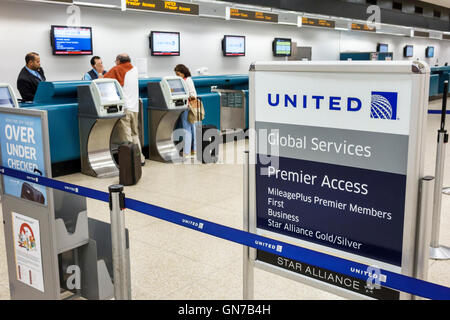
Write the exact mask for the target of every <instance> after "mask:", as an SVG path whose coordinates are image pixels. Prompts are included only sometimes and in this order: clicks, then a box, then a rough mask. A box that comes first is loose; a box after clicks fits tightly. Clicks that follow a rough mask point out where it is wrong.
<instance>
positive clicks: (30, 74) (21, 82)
mask: <svg viewBox="0 0 450 320" xmlns="http://www.w3.org/2000/svg"><path fill="white" fill-rule="evenodd" d="M25 64H26V65H25V67H23V69H22V70H21V71H20V73H19V77H18V78H17V89H18V90H19V92H20V95H21V96H22V100H23V101H33V99H34V95H35V93H36V90H37V87H38V84H39V82H41V81H45V75H44V70H42V68H41V58H40V57H39V54H37V53H36V52H30V53H28V54H27V55H26V56H25Z"/></svg>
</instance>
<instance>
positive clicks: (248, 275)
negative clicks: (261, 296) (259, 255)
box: [242, 151, 254, 300]
mask: <svg viewBox="0 0 450 320" xmlns="http://www.w3.org/2000/svg"><path fill="white" fill-rule="evenodd" d="M244 160H245V161H244V231H246V232H250V210H249V153H248V151H246V152H245V154H244ZM243 248H244V249H243V250H244V252H243V261H242V262H243V263H242V264H243V298H244V300H253V298H254V294H253V293H254V291H253V290H254V287H253V285H254V283H253V279H254V273H253V270H254V269H253V264H252V260H251V259H250V248H249V247H247V246H243Z"/></svg>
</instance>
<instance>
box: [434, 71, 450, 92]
mask: <svg viewBox="0 0 450 320" xmlns="http://www.w3.org/2000/svg"><path fill="white" fill-rule="evenodd" d="M436 76H437V77H438V80H437V81H438V92H437V94H436V95H441V94H443V92H444V82H445V81H446V80H449V79H450V66H442V67H432V68H431V77H436ZM431 81H433V84H434V85H435V81H436V80H433V78H430V82H431ZM431 89H432V87H431V83H430V96H432V95H431ZM433 89H434V88H433ZM433 93H435V90H433ZM433 95H434V94H433Z"/></svg>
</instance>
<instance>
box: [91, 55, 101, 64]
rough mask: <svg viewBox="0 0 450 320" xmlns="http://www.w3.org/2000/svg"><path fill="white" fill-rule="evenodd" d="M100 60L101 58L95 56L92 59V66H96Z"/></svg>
mask: <svg viewBox="0 0 450 320" xmlns="http://www.w3.org/2000/svg"><path fill="white" fill-rule="evenodd" d="M99 59H101V58H100V57H99V56H93V57H92V58H91V66H95V60H99Z"/></svg>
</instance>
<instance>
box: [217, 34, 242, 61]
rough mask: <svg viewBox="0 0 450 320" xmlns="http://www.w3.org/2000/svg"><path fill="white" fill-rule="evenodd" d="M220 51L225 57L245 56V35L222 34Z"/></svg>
mask: <svg viewBox="0 0 450 320" xmlns="http://www.w3.org/2000/svg"><path fill="white" fill-rule="evenodd" d="M222 51H223V55H224V56H226V57H236V56H245V36H229V35H226V36H224V37H223V40H222Z"/></svg>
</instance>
